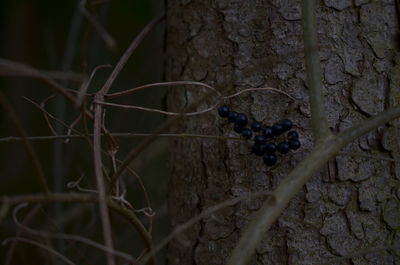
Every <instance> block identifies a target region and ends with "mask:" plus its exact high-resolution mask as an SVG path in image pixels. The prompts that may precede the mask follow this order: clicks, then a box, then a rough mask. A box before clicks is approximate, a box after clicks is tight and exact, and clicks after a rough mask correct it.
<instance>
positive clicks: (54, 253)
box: [2, 237, 76, 265]
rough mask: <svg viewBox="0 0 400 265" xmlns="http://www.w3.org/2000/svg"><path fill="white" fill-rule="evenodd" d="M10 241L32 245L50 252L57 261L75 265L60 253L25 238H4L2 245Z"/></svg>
mask: <svg viewBox="0 0 400 265" xmlns="http://www.w3.org/2000/svg"><path fill="white" fill-rule="evenodd" d="M11 241H20V242H24V243H28V244H31V245H34V246H36V247H39V248H42V249H44V250H47V251H48V252H50V253H51V254H53V255H54V256H56V257H58V258H59V259H61V260H62V261H64V262H65V263H67V264H69V265H76V264H75V263H73V262H72V261H71V260H70V259H68V258H67V257H65V256H64V255H62V254H61V253H60V252H58V251H56V250H54V249H52V248H49V247H48V246H46V245H43V244H41V243H39V242H36V241H33V240H30V239H27V238H21V237H9V238H6V239H5V240H3V242H2V245H5V244H8V243H9V242H11Z"/></svg>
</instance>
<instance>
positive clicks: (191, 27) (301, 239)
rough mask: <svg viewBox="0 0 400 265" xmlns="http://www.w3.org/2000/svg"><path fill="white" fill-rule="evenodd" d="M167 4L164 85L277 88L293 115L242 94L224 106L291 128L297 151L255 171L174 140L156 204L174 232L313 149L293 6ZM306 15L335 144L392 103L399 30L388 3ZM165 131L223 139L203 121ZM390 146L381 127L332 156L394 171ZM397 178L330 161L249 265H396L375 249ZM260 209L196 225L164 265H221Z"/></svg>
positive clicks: (389, 230) (253, 161) (385, 242)
mask: <svg viewBox="0 0 400 265" xmlns="http://www.w3.org/2000/svg"><path fill="white" fill-rule="evenodd" d="M167 2H168V5H167V37H166V44H167V63H166V66H167V67H166V69H167V73H166V77H167V79H168V80H195V81H201V82H205V83H207V84H210V85H212V86H214V87H216V88H217V89H218V90H219V91H221V93H223V94H225V95H228V94H232V93H235V92H237V91H240V90H243V89H245V88H250V87H266V86H270V87H275V88H278V89H281V90H282V91H285V92H287V93H289V94H290V95H292V96H293V97H295V98H296V99H297V100H298V102H297V103H293V102H292V101H291V100H290V99H289V98H287V97H285V96H284V95H281V94H276V93H275V94H274V93H267V92H260V91H256V92H251V93H247V94H244V95H242V96H239V97H235V98H232V99H231V100H229V101H228V102H226V103H227V104H228V105H229V106H230V107H231V108H233V109H234V110H236V111H240V112H245V113H248V114H249V117H250V119H251V120H257V121H263V122H265V123H268V124H271V123H273V122H275V121H278V120H280V119H282V118H289V119H291V120H293V121H294V122H295V123H296V128H297V130H298V131H299V133H300V135H301V136H300V138H301V141H302V144H303V145H302V148H301V149H300V150H298V151H296V152H291V153H290V154H289V155H286V156H282V157H280V158H279V163H278V165H277V166H276V167H273V168H267V167H266V166H265V165H264V164H263V162H262V159H260V158H259V157H256V156H255V155H253V154H250V150H251V147H250V146H251V145H250V142H243V141H220V140H210V139H196V140H193V139H177V140H174V141H173V148H172V152H171V165H172V166H171V167H172V172H171V179H170V189H169V199H168V201H169V210H170V216H171V222H172V225H173V226H177V225H179V224H181V223H184V222H185V221H187V220H188V219H189V218H191V217H193V216H194V215H196V214H199V213H200V212H201V211H203V210H204V209H207V208H208V207H210V206H212V205H214V204H216V203H218V202H221V201H223V200H226V199H229V198H233V197H238V196H241V195H243V194H246V193H248V192H255V191H264V190H273V189H274V188H275V187H276V186H277V184H278V183H279V182H280V181H281V180H282V179H283V178H284V177H285V176H286V175H287V174H288V172H290V170H291V169H293V167H294V166H295V165H296V164H297V163H298V162H299V161H301V160H302V159H303V158H304V157H305V156H306V155H307V153H308V152H309V151H310V150H311V148H312V144H313V139H312V131H311V125H310V111H309V104H308V96H307V87H306V84H305V69H304V52H303V41H302V29H301V12H300V4H299V2H300V1H276V0H268V1H267V0H251V1H237V0H213V1H203V0H186V1H185V0H180V1H177V0H169V1H167ZM318 6H319V7H318V14H317V17H318V31H319V32H318V33H319V42H320V47H319V51H320V57H321V63H322V67H323V77H324V85H325V87H324V94H325V105H326V109H327V113H328V120H329V124H330V126H331V128H332V130H333V131H335V132H337V131H341V130H343V129H345V128H347V127H349V126H350V125H352V124H355V123H357V122H360V121H362V120H364V119H365V118H366V117H369V116H371V115H374V114H376V113H378V112H380V111H382V110H384V109H386V108H389V107H390V106H392V105H396V104H398V103H399V101H400V97H399V83H400V82H399V81H400V77H399V76H400V73H399V67H398V62H399V58H400V57H399V52H398V47H397V46H396V45H397V44H398V40H397V39H396V36H397V33H398V28H399V25H398V21H397V14H396V7H395V4H394V1H362V0H356V1H347V0H346V1H330V0H324V1H321V2H319V4H318ZM204 93H205V92H204V90H202V89H199V88H198V87H197V88H189V87H186V89H182V88H174V89H173V90H171V92H170V93H169V97H168V100H169V101H168V102H169V109H170V110H174V111H180V110H182V109H183V108H184V107H185V106H187V105H189V104H191V103H193V102H195V101H196V100H197V99H199V98H200V96H201V95H204ZM210 104H212V100H209V101H207V102H204V103H203V104H202V106H200V107H199V110H200V109H204V108H206V107H207V106H209V105H210ZM174 129H175V130H176V131H183V132H186V133H197V134H207V135H223V136H237V134H235V133H234V132H233V129H232V125H231V124H228V123H227V122H226V121H225V120H223V119H221V118H219V117H218V115H217V114H216V111H214V112H212V113H208V114H204V115H201V116H198V117H191V118H185V119H184V120H183V121H182V122H180V124H178V125H177V126H176V127H175V128H174ZM397 135H398V126H397V123H396V122H393V123H391V124H388V125H387V126H385V127H382V128H377V130H376V131H374V132H372V133H370V134H368V135H367V136H365V137H362V138H361V139H359V140H358V141H356V142H354V143H352V144H351V145H349V146H348V147H346V149H345V150H343V151H346V152H358V153H361V154H364V155H374V156H376V155H379V156H381V157H386V158H395V159H397V158H398V156H399V155H398V151H399V144H398V139H399V138H398V137H397ZM399 169H400V167H399V165H398V163H394V162H390V161H386V160H382V159H376V158H373V157H362V156H349V155H340V156H337V157H336V158H335V159H334V160H332V161H331V162H330V163H329V164H328V165H327V166H326V167H325V168H323V169H321V172H320V173H319V174H317V175H316V176H314V177H313V178H312V179H311V180H310V181H309V182H308V183H307V184H306V186H305V187H304V189H303V190H302V192H301V193H300V194H298V195H297V196H296V197H295V198H293V199H292V201H291V203H290V205H289V206H288V208H287V209H286V211H285V212H284V214H283V215H282V216H281V218H280V219H279V220H278V221H277V223H276V224H275V226H274V227H273V228H272V229H271V230H270V231H269V232H268V233H267V235H266V236H265V240H264V241H263V242H262V244H261V245H260V246H259V248H258V249H257V253H256V255H255V256H254V259H253V262H252V263H251V264H271V265H276V264H296V265H300V264H301V265H303V264H304V265H306V264H322V262H328V261H329V260H330V259H332V258H337V257H346V256H351V255H353V257H351V258H348V259H343V260H342V261H340V262H336V263H333V262H332V263H328V264H360V265H361V264H362V265H365V264H400V258H399V256H398V255H399V252H398V250H396V249H394V250H393V249H391V250H382V249H381V250H379V251H378V250H376V248H378V247H382V246H385V247H387V246H389V245H392V244H399V243H400V241H399V240H400V239H399V236H398V233H397V231H399V228H400V202H399V196H400V192H399V191H400V190H399V188H400V185H399V181H400V171H399ZM262 201H263V200H262V199H251V200H249V201H244V202H242V203H239V204H237V205H235V206H234V207H230V208H226V209H224V210H222V211H220V212H217V213H215V214H213V215H211V216H209V217H208V218H206V219H204V220H202V221H201V222H200V223H198V224H197V225H195V226H193V227H192V228H191V229H190V230H189V231H187V232H186V233H185V234H183V235H182V236H181V237H179V238H177V239H176V240H175V241H173V242H172V243H171V244H170V246H169V251H168V257H169V263H170V264H197V265H201V264H207V265H210V264H223V263H224V262H225V261H226V259H227V256H228V255H229V253H230V251H231V250H232V249H233V247H234V245H235V244H236V242H237V241H238V239H239V237H240V234H241V232H242V231H243V228H244V227H245V226H246V224H247V223H248V221H249V220H250V219H251V218H252V215H253V213H255V211H256V210H258V209H259V208H260V206H261V204H262ZM365 249H366V250H368V251H367V254H365V253H364V255H360V254H361V253H359V251H360V250H365Z"/></svg>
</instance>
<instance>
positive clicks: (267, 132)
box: [261, 126, 274, 138]
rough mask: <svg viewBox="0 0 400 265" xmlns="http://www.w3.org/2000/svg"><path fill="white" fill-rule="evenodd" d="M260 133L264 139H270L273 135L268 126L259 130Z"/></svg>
mask: <svg viewBox="0 0 400 265" xmlns="http://www.w3.org/2000/svg"><path fill="white" fill-rule="evenodd" d="M261 133H262V134H263V135H264V136H265V138H272V137H274V134H273V132H272V128H271V127H269V126H265V127H262V128H261Z"/></svg>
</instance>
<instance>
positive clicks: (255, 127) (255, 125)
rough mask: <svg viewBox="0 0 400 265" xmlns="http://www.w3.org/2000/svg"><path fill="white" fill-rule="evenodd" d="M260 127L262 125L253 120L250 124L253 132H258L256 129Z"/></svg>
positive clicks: (258, 129)
mask: <svg viewBox="0 0 400 265" xmlns="http://www.w3.org/2000/svg"><path fill="white" fill-rule="evenodd" d="M261 127H262V124H261V122H257V121H255V122H253V123H252V124H251V129H252V130H253V132H258V131H260V130H261Z"/></svg>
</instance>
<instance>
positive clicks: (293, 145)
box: [289, 139, 301, 150]
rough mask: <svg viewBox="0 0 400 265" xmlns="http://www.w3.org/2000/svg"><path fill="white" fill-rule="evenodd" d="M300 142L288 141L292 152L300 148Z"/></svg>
mask: <svg viewBox="0 0 400 265" xmlns="http://www.w3.org/2000/svg"><path fill="white" fill-rule="evenodd" d="M300 145H301V144H300V141H299V140H298V139H290V140H289V148H290V149H292V150H297V149H299V148H300Z"/></svg>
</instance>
